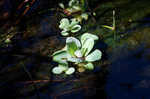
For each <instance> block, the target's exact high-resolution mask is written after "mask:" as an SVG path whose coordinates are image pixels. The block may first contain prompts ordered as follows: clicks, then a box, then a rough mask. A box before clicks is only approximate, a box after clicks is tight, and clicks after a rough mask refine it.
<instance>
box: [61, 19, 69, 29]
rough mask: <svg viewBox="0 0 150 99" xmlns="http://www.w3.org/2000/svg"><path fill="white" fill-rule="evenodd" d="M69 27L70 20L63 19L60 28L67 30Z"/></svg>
mask: <svg viewBox="0 0 150 99" xmlns="http://www.w3.org/2000/svg"><path fill="white" fill-rule="evenodd" d="M69 25H70V23H69V20H68V19H67V18H63V19H61V21H60V25H59V28H60V29H67V28H68V27H69Z"/></svg>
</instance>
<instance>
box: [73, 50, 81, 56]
mask: <svg viewBox="0 0 150 99" xmlns="http://www.w3.org/2000/svg"><path fill="white" fill-rule="evenodd" d="M74 54H75V55H76V57H82V53H81V50H76V51H75V53H74Z"/></svg>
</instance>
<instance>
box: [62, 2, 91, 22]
mask: <svg viewBox="0 0 150 99" xmlns="http://www.w3.org/2000/svg"><path fill="white" fill-rule="evenodd" d="M59 6H60V7H61V8H62V9H63V10H64V12H65V14H67V15H68V16H70V15H72V16H74V18H76V19H77V20H78V21H79V22H81V21H82V20H83V19H84V20H87V19H88V16H89V14H88V13H87V12H85V1H84V0H70V1H69V3H68V7H67V8H65V6H64V4H63V3H59Z"/></svg>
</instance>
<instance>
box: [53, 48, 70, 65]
mask: <svg viewBox="0 0 150 99" xmlns="http://www.w3.org/2000/svg"><path fill="white" fill-rule="evenodd" d="M53 60H54V61H55V62H58V63H60V64H68V63H67V61H66V60H67V52H66V51H64V50H59V51H57V52H55V53H54V54H53Z"/></svg>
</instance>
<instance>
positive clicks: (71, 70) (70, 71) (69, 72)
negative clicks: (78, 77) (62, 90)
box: [65, 67, 75, 75]
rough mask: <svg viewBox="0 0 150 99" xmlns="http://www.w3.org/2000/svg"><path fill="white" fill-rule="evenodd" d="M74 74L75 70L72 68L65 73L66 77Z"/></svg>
mask: <svg viewBox="0 0 150 99" xmlns="http://www.w3.org/2000/svg"><path fill="white" fill-rule="evenodd" d="M74 72H75V68H74V67H70V68H69V69H68V70H67V71H66V72H65V73H66V74H67V75H71V74H73V73H74Z"/></svg>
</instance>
